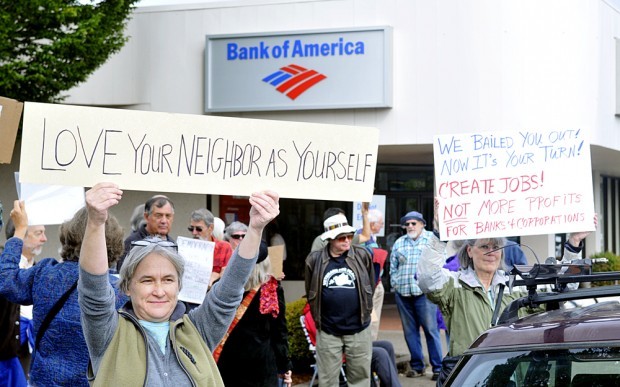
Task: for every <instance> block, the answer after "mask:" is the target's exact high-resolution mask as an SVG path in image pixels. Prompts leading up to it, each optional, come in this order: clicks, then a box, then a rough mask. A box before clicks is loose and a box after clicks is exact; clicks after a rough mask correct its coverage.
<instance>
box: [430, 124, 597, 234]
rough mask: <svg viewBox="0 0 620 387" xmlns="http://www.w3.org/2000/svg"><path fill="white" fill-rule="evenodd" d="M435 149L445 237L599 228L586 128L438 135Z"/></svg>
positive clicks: (561, 231) (442, 231)
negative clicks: (595, 222) (595, 226)
mask: <svg viewBox="0 0 620 387" xmlns="http://www.w3.org/2000/svg"><path fill="white" fill-rule="evenodd" d="M433 151H434V157H435V184H436V193H437V198H438V200H439V208H438V210H439V214H438V216H439V220H440V234H441V238H442V239H443V240H454V239H473V238H484V237H491V236H512V235H538V234H550V233H564V232H574V231H592V230H594V222H593V219H594V201H593V193H592V168H591V160H590V144H589V141H588V133H587V132H586V131H584V130H581V129H555V130H521V131H516V132H492V133H491V132H488V133H469V134H458V135H441V136H436V137H435V138H434V143H433Z"/></svg>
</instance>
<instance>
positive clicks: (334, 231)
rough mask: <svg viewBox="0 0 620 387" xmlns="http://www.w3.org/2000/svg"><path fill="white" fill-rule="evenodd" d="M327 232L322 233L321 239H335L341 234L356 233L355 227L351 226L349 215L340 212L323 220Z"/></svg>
mask: <svg viewBox="0 0 620 387" xmlns="http://www.w3.org/2000/svg"><path fill="white" fill-rule="evenodd" d="M323 227H325V232H324V233H323V234H321V240H327V239H334V238H336V237H337V236H338V235H340V234H353V233H355V231H356V230H355V227H352V226H349V222H347V217H346V216H344V215H342V214H338V215H334V216H331V217H329V218H327V219H325V222H323Z"/></svg>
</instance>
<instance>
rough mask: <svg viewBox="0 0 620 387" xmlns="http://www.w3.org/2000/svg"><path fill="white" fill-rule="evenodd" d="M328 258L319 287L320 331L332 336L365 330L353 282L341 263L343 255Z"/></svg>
mask: <svg viewBox="0 0 620 387" xmlns="http://www.w3.org/2000/svg"><path fill="white" fill-rule="evenodd" d="M330 258H331V259H330V260H329V263H328V264H327V267H326V268H325V273H324V276H323V283H322V284H321V330H323V331H325V332H327V333H329V334H330V335H336V336H340V335H351V334H355V333H358V332H360V331H362V330H363V329H364V328H365V327H364V326H363V325H362V322H361V310H360V296H359V289H358V288H357V278H355V273H354V272H353V270H351V268H349V266H348V265H347V263H346V261H345V258H346V253H344V254H343V255H341V256H339V257H337V258H334V257H331V256H330Z"/></svg>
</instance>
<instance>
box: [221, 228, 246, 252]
mask: <svg viewBox="0 0 620 387" xmlns="http://www.w3.org/2000/svg"><path fill="white" fill-rule="evenodd" d="M247 232H248V226H246V225H245V224H244V223H241V222H237V221H235V222H232V223H231V224H230V225H229V226H228V227H226V229H225V230H224V239H225V240H226V241H227V242H228V243H230V247H232V249H233V250H235V249H236V248H237V246H239V243H241V241H242V240H243V238H244V237H245V234H246V233H247Z"/></svg>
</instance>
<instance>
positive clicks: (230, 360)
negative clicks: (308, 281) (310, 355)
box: [213, 242, 293, 387]
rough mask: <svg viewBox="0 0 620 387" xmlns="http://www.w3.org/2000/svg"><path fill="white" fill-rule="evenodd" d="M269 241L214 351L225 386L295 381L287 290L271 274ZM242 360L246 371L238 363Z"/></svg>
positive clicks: (263, 246) (247, 385)
mask: <svg viewBox="0 0 620 387" xmlns="http://www.w3.org/2000/svg"><path fill="white" fill-rule="evenodd" d="M267 256H268V253H267V244H266V243H264V242H263V243H261V246H260V250H259V253H258V260H257V261H256V266H255V267H254V270H253V271H252V274H250V278H249V279H248V281H247V282H246V284H245V288H244V290H245V292H244V293H243V301H241V305H240V306H239V308H238V309H237V313H236V315H235V318H234V320H233V322H232V324H230V327H229V328H228V332H227V333H226V334H225V335H224V338H223V339H222V341H220V343H219V345H218V346H217V348H216V349H215V351H214V352H213V356H214V357H215V360H216V362H217V366H218V368H219V370H220V373H221V375H222V380H223V381H224V384H225V385H226V386H238V387H244V386H246V387H250V386H256V387H260V386H274V387H275V386H277V385H278V376H279V377H280V379H282V380H283V383H284V385H285V386H286V387H290V386H291V383H292V379H291V369H292V368H293V365H292V364H291V361H290V358H289V348H288V329H287V327H286V303H285V300H284V290H283V289H282V287H281V286H280V285H279V283H278V281H277V280H276V279H275V278H274V277H273V276H272V275H271V274H270V271H271V265H270V262H269V259H267ZM240 364H243V372H239V365H240Z"/></svg>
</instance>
